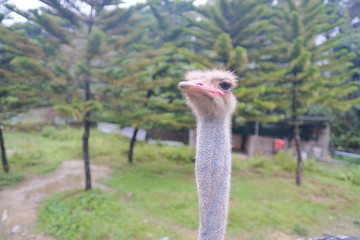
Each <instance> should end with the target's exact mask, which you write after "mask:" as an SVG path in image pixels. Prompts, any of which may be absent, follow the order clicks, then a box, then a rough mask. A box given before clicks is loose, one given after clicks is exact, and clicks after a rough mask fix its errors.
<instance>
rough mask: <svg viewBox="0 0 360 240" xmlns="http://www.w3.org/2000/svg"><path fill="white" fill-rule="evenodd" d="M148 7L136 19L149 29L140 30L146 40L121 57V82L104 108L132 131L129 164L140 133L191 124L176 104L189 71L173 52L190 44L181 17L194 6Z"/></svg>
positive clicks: (178, 3)
mask: <svg viewBox="0 0 360 240" xmlns="http://www.w3.org/2000/svg"><path fill="white" fill-rule="evenodd" d="M147 6H148V8H144V9H142V10H141V11H140V12H138V13H137V14H139V15H141V16H142V17H143V18H144V19H143V22H145V24H140V25H141V26H139V28H140V29H142V32H145V34H144V35H142V36H141V38H139V39H138V40H139V41H138V42H136V43H135V44H131V45H128V46H127V48H125V49H124V50H125V51H126V54H124V53H123V54H119V58H118V60H117V62H118V63H119V64H120V66H121V69H120V70H119V71H118V73H119V74H120V76H119V77H118V79H117V80H116V81H114V84H115V86H114V85H112V86H111V90H110V91H111V95H110V100H108V103H109V105H108V106H107V107H106V108H108V110H109V111H108V112H107V113H106V114H107V115H108V117H109V116H110V117H112V118H115V119H116V120H115V121H117V122H119V123H120V124H121V125H128V126H129V125H130V126H132V127H133V128H134V132H133V135H132V137H131V140H130V145H129V150H128V162H129V163H132V161H133V151H134V147H135V143H136V136H137V133H138V130H139V128H142V129H150V128H152V127H167V128H181V127H185V126H189V122H191V121H190V116H189V114H185V112H186V111H185V108H184V104H183V102H182V100H180V101H179V100H178V99H181V97H180V96H179V94H180V93H179V91H177V82H178V81H179V79H180V78H181V77H182V73H183V71H184V68H185V67H186V65H185V64H184V63H183V59H181V58H182V56H181V55H179V54H178V53H177V52H176V47H175V46H180V45H182V44H184V41H186V38H185V36H184V31H183V28H184V26H185V25H186V23H187V21H186V20H185V19H184V18H183V14H185V13H186V12H188V11H191V10H192V9H193V5H192V3H191V1H162V2H159V1H148V2H147ZM112 96H115V97H114V98H112ZM120 99H122V100H123V101H120ZM134 109H136V111H134ZM111 112H112V113H113V114H111Z"/></svg>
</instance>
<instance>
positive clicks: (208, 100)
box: [178, 69, 237, 119]
mask: <svg viewBox="0 0 360 240" xmlns="http://www.w3.org/2000/svg"><path fill="white" fill-rule="evenodd" d="M185 80H186V81H183V82H180V83H179V85H178V86H179V88H180V89H181V91H182V92H183V93H184V95H185V98H186V101H187V105H188V106H189V107H190V108H191V110H192V111H193V113H194V114H195V116H196V117H197V118H208V119H214V118H219V117H220V118H224V117H227V116H230V115H231V114H232V113H233V112H234V110H235V107H236V98H235V96H234V95H233V94H232V92H231V90H232V88H234V87H235V86H236V83H237V77H236V76H235V75H234V74H233V73H231V72H229V71H224V70H216V69H214V70H205V71H201V70H194V71H190V72H188V73H187V74H186V75H185Z"/></svg>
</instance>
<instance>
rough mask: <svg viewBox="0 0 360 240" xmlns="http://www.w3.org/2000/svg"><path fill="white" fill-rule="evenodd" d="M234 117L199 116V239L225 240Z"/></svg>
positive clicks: (197, 168)
mask: <svg viewBox="0 0 360 240" xmlns="http://www.w3.org/2000/svg"><path fill="white" fill-rule="evenodd" d="M230 124H231V123H230V116H229V117H228V118H225V119H198V123H197V141H196V142H197V150H196V164H195V175H196V183H197V188H198V194H199V208H200V226H199V240H222V239H224V235H225V229H226V219H227V211H228V202H229V190H230V172H231V141H230Z"/></svg>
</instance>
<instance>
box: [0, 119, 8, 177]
mask: <svg viewBox="0 0 360 240" xmlns="http://www.w3.org/2000/svg"><path fill="white" fill-rule="evenodd" d="M2 129H3V126H1V125H0V147H1V159H2V165H3V169H4V172H9V171H10V167H9V163H8V161H7V158H6V150H5V142H4V137H3V132H2Z"/></svg>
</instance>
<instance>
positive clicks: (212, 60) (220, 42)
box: [182, 0, 278, 125]
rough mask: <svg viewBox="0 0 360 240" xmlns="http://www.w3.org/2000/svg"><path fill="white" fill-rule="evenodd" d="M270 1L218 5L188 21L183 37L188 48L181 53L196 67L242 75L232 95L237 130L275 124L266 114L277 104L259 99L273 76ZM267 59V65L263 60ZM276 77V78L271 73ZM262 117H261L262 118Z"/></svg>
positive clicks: (218, 2) (201, 10)
mask: <svg viewBox="0 0 360 240" xmlns="http://www.w3.org/2000/svg"><path fill="white" fill-rule="evenodd" d="M271 3H272V1H269V0H261V1H248V0H241V1H235V0H216V1H212V3H210V4H206V5H203V6H200V7H198V8H197V12H198V14H192V15H190V16H188V19H189V21H190V23H191V27H190V28H186V32H187V33H188V34H189V35H190V36H191V40H192V44H189V45H188V47H187V49H188V50H191V51H182V53H183V54H184V55H185V56H187V57H188V58H189V59H190V60H191V63H193V65H194V66H195V67H197V68H205V67H212V68H213V67H222V68H227V69H230V70H232V71H234V72H236V73H237V75H239V76H240V78H241V81H240V87H239V88H237V89H236V90H235V94H236V96H237V98H238V99H239V103H238V107H237V112H236V114H235V118H236V121H235V125H236V124H237V123H243V122H244V121H246V120H247V121H254V120H260V121H275V120H277V119H278V117H277V116H272V115H270V114H266V113H270V112H271V110H272V109H273V108H274V107H275V104H274V103H272V102H271V101H269V100H267V99H265V98H260V96H261V94H262V93H264V92H265V91H266V87H265V86H263V85H262V84H259V83H260V82H261V81H263V80H264V78H265V77H264V76H265V74H266V75H267V77H268V78H270V77H271V75H269V72H268V71H266V70H267V66H268V65H270V66H271V63H269V62H267V61H265V60H266V59H265V57H266V56H267V55H268V54H269V53H268V51H269V47H271V45H272V42H273V38H274V34H275V33H274V31H273V30H274V26H272V24H271V19H272V17H273V16H272V15H273V12H272V11H271V8H272V5H271ZM264 59H265V60H264ZM272 74H273V75H276V73H272ZM264 113H265V114H264Z"/></svg>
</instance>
